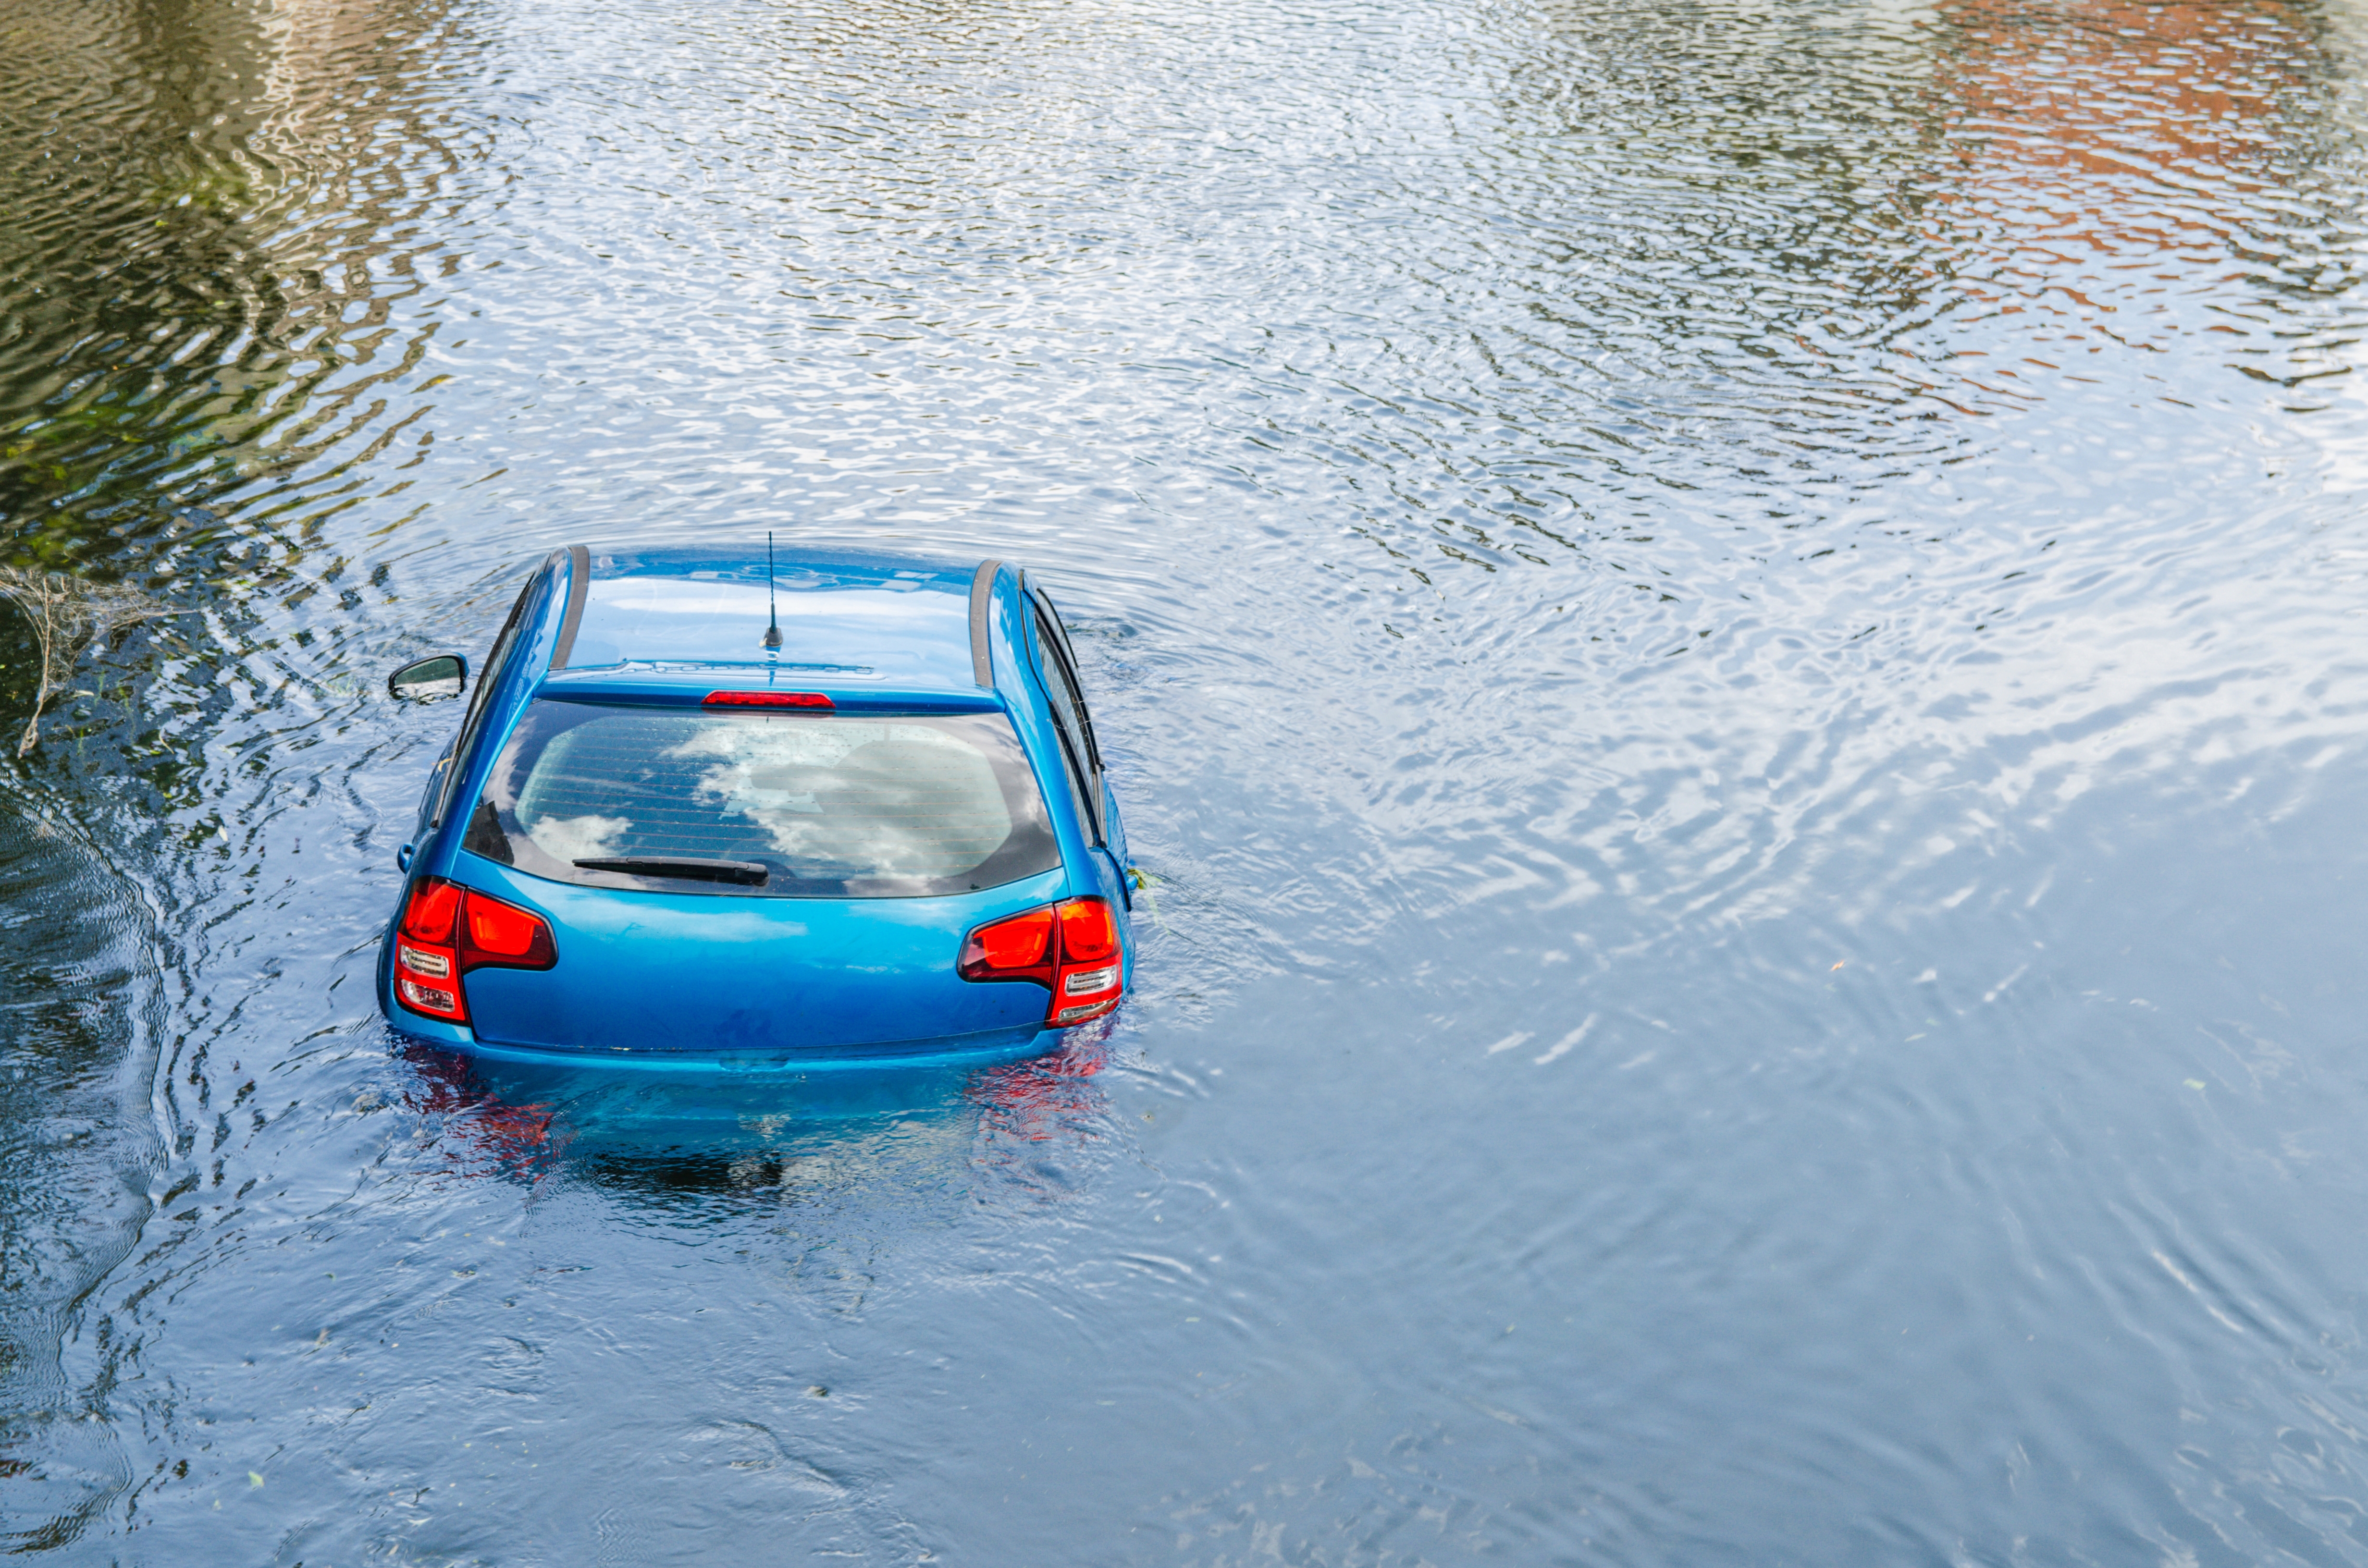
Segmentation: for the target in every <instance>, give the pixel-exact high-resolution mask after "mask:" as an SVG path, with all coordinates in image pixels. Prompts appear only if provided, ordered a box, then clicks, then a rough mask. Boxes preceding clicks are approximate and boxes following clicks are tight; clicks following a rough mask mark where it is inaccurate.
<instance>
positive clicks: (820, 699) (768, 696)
mask: <svg viewBox="0 0 2368 1568" xmlns="http://www.w3.org/2000/svg"><path fill="white" fill-rule="evenodd" d="M706 706H707V707H710V708H828V707H830V706H832V703H831V700H830V699H829V698H827V697H825V696H824V695H823V694H822V693H821V692H819V691H711V692H709V693H708V694H707V702H706Z"/></svg>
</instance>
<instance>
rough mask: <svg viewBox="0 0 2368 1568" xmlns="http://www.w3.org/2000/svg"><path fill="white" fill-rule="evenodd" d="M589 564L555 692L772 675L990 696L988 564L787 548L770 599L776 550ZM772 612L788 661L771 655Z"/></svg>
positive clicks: (675, 552) (600, 557)
mask: <svg viewBox="0 0 2368 1568" xmlns="http://www.w3.org/2000/svg"><path fill="white" fill-rule="evenodd" d="M587 554H588V558H589V564H590V570H589V572H588V573H586V591H585V597H584V606H583V611H582V615H581V618H580V619H579V620H578V621H577V623H576V625H575V635H574V637H573V639H572V640H570V641H569V642H568V643H567V646H566V650H565V653H564V664H565V668H564V671H555V672H554V673H553V675H552V677H551V678H552V680H553V681H555V682H561V683H564V684H566V685H569V686H574V685H578V684H585V685H590V684H598V685H600V686H604V687H605V686H609V685H613V684H616V683H619V682H620V681H622V682H630V683H631V684H632V685H634V686H652V685H666V686H672V685H677V684H680V685H700V684H701V683H704V684H708V685H712V684H713V680H714V678H715V676H716V675H717V674H719V673H721V672H723V671H729V670H734V669H737V670H740V671H744V672H756V671H760V670H765V669H771V670H774V671H776V672H778V674H779V675H780V676H792V674H793V672H795V673H796V674H797V676H798V678H799V679H800V683H801V684H805V685H813V686H815V687H846V686H848V685H850V684H851V685H855V686H858V687H872V686H878V687H893V688H894V689H897V690H902V691H940V690H955V691H965V692H975V691H976V690H977V685H976V679H977V677H976V666H975V664H974V663H973V655H972V632H971V605H970V599H971V585H972V580H973V576H974V574H975V573H976V569H977V565H978V563H977V562H970V563H968V564H962V563H959V562H946V561H942V560H930V559H927V558H921V557H915V556H905V555H892V554H885V553H876V552H868V551H826V550H817V549H814V548H811V547H801V546H797V545H782V546H779V547H777V548H776V550H775V552H774V557H773V562H772V568H771V592H770V595H769V598H768V589H767V567H766V560H765V550H764V547H763V546H762V545H758V546H757V547H756V548H755V549H754V550H753V551H751V550H749V549H747V548H746V547H741V548H736V549H723V548H710V549H680V548H669V549H664V550H592V551H588V552H587ZM768 604H769V606H770V607H772V608H773V609H774V610H775V611H776V612H777V613H778V616H779V623H780V631H781V645H780V649H779V650H778V651H774V650H768V649H767V648H766V646H765V641H766V631H767V628H768V625H769V624H771V619H770V616H769V615H768ZM702 671H703V672H708V673H706V674H701V673H700V672H702Z"/></svg>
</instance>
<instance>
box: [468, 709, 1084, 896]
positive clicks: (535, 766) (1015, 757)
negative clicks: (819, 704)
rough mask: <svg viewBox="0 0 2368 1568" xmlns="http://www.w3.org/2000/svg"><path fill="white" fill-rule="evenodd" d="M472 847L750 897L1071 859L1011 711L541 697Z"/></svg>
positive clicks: (637, 884) (921, 887) (985, 872)
mask: <svg viewBox="0 0 2368 1568" xmlns="http://www.w3.org/2000/svg"><path fill="white" fill-rule="evenodd" d="M463 843H464V846H465V847H467V848H469V849H471V850H473V851H474V852H475V853H477V854H480V855H484V856H486V857H487V858H491V859H495V860H498V861H500V862H502V863H503V864H504V865H507V866H512V867H515V868H516V869H518V870H520V871H524V872H526V873H527V874H529V875H530V876H537V877H548V878H551V879H552V880H553V881H563V882H576V883H580V884H583V885H585V886H589V887H615V888H629V889H634V890H637V891H643V892H688V893H720V894H729V895H734V896H738V897H750V896H754V897H766V896H772V897H790V898H801V897H803V898H828V897H842V898H912V897H920V896H926V895H929V894H935V893H956V892H971V891H972V890H973V889H977V888H989V887H996V886H998V885H1000V884H1002V883H1004V882H1008V881H1017V880H1018V879H1019V878H1021V877H1026V876H1032V875H1034V874H1036V873H1037V872H1040V871H1049V870H1051V869H1053V868H1055V867H1057V866H1058V865H1059V864H1060V863H1061V856H1060V850H1059V848H1058V847H1057V846H1055V845H1054V843H1053V830H1052V825H1051V824H1050V822H1049V821H1048V820H1047V818H1046V816H1045V812H1044V803H1043V800H1042V797H1041V796H1040V795H1039V794H1038V793H1037V790H1036V781H1035V778H1034V777H1033V775H1032V774H1030V771H1029V767H1028V761H1027V757H1026V756H1025V755H1024V754H1023V753H1022V752H1021V751H1020V749H1019V740H1018V739H1017V737H1015V736H1014V735H1013V734H1012V733H1011V723H1010V721H1009V720H1008V719H1006V718H1005V717H1004V716H1003V715H1002V714H1000V713H962V714H946V715H936V714H933V715H926V716H924V715H910V716H908V715H886V716H873V715H869V714H861V715H859V714H848V713H797V714H780V713H751V712H722V713H719V712H714V711H710V710H692V711H684V710H666V709H650V708H624V707H605V706H594V705H591V704H587V703H580V702H553V701H549V700H543V701H538V702H535V703H534V704H532V705H531V706H529V708H528V710H527V711H526V714H525V716H524V717H523V718H521V719H520V720H519V722H518V730H517V732H516V733H514V734H513V735H512V736H511V737H510V743H509V744H508V745H507V747H505V748H504V749H503V752H502V756H501V758H500V760H499V761H498V762H496V763H495V766H494V771H493V777H492V778H490V779H489V780H488V781H487V783H486V786H485V791H484V796H483V797H482V798H481V799H480V801H478V804H477V809H476V811H475V812H474V813H473V814H472V817H471V819H470V824H469V830H468V835H467V837H466V838H465V839H464V840H463ZM586 862H594V863H593V864H586Z"/></svg>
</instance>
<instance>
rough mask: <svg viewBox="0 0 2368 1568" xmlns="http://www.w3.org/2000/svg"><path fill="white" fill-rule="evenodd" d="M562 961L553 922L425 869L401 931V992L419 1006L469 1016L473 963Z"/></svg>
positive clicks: (456, 1019) (501, 965)
mask: <svg viewBox="0 0 2368 1568" xmlns="http://www.w3.org/2000/svg"><path fill="white" fill-rule="evenodd" d="M558 961H559V949H558V948H557V946H556V945H555V944H553V942H552V938H551V926H550V924H549V922H547V921H545V920H544V919H543V918H542V916H541V915H537V914H535V913H534V912H533V911H532V910H528V909H520V908H519V907H518V905H517V904H514V903H503V902H502V901H501V900H500V899H497V898H489V897H487V896H486V895H485V894H484V893H481V892H472V890H470V889H468V888H464V887H462V886H461V885H460V884H459V883H458V882H448V881H445V880H444V879H443V878H441V877H422V878H420V879H419V881H416V882H415V883H413V884H412V888H411V898H410V900H409V901H408V902H407V903H404V907H403V919H402V921H401V923H400V924H398V925H397V926H396V927H395V932H394V994H395V995H396V996H397V997H398V998H400V999H401V1001H402V1003H403V1005H404V1006H406V1007H408V1008H410V1009H411V1010H412V1011H413V1012H415V1013H419V1014H423V1015H425V1016H426V1017H431V1018H440V1019H442V1020H443V1021H445V1022H446V1023H450V1024H465V1023H467V1022H468V1021H469V998H468V994H467V993H466V992H465V991H464V990H463V989H462V988H461V976H462V975H464V974H466V973H468V972H469V971H471V970H472V969H549V968H550V967H551V966H552V965H553V964H555V963H557V962H558Z"/></svg>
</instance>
